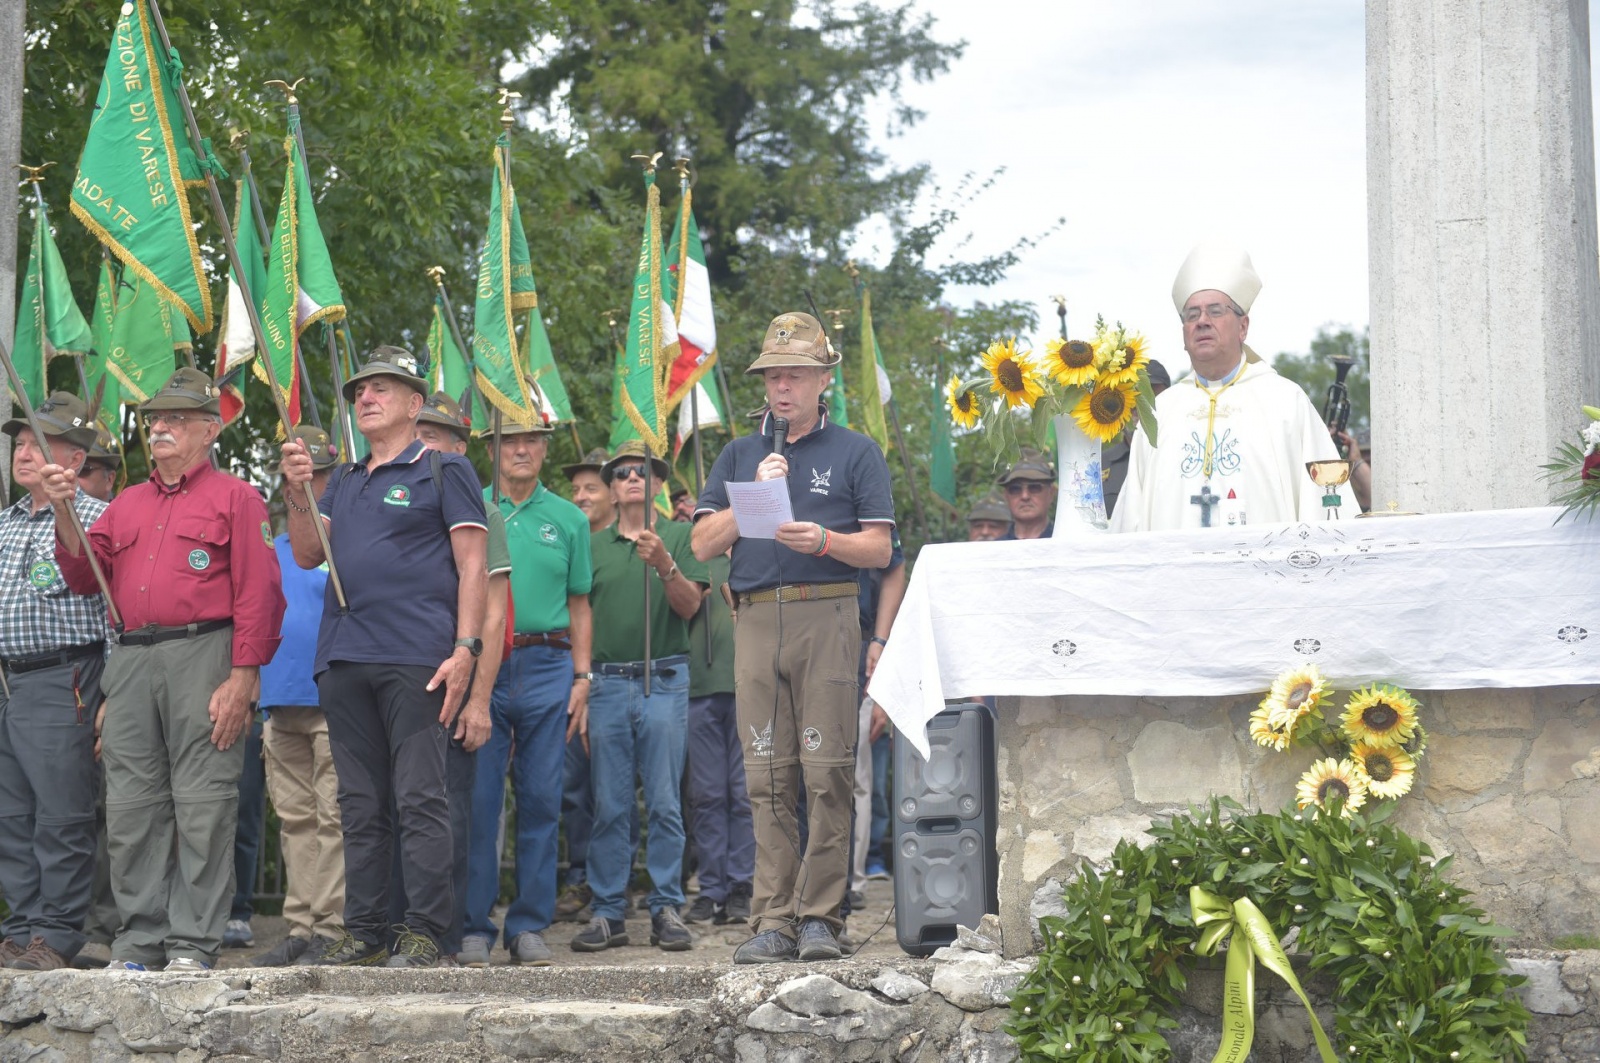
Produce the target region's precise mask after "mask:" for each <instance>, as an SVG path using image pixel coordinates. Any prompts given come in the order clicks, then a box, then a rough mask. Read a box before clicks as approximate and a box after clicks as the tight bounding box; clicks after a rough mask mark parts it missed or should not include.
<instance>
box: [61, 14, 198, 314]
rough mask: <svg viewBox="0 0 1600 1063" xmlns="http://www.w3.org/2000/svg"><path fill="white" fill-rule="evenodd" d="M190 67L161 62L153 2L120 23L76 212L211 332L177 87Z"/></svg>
mask: <svg viewBox="0 0 1600 1063" xmlns="http://www.w3.org/2000/svg"><path fill="white" fill-rule="evenodd" d="M181 70H182V64H181V63H180V62H179V61H178V54H177V52H176V51H173V52H172V53H171V54H170V55H168V56H163V55H162V54H161V47H160V44H159V43H158V42H156V40H155V28H154V26H153V24H152V22H151V18H150V10H149V3H148V0H128V2H126V3H124V4H123V5H122V7H121V13H120V14H119V15H118V16H117V25H116V29H115V30H114V31H113V34H112V38H111V49H110V52H109V54H108V55H107V56H106V68H105V74H104V76H103V77H102V78H101V79H100V92H99V95H98V96H97V97H96V98H95V105H94V118H93V120H92V121H91V123H90V125H89V137H88V139H87V140H85V141H84V144H83V154H82V155H81V156H80V157H79V159H78V176H77V179H76V180H75V181H73V184H72V213H73V215H74V216H75V217H77V219H78V220H79V221H81V222H83V224H84V225H85V226H87V227H88V229H89V231H90V232H92V233H94V235H95V237H96V238H97V239H99V241H100V242H101V243H103V244H105V245H106V246H107V247H109V248H110V249H111V253H112V254H114V255H116V256H117V257H118V258H119V259H121V260H122V261H123V262H124V263H126V264H127V266H128V267H129V268H130V269H132V270H133V272H134V274H135V275H136V276H138V277H139V278H141V279H142V280H143V281H144V282H145V283H146V284H150V285H152V286H154V288H155V290H156V291H157V292H159V293H160V294H161V296H162V297H163V298H166V299H169V300H171V301H172V302H174V303H176V304H177V305H178V306H179V307H181V308H182V310H183V313H184V315H185V316H186V317H188V319H189V323H190V324H191V325H193V326H194V327H195V329H196V330H197V331H199V332H210V331H211V291H210V288H209V286H208V285H207V283H206V275H205V269H204V267H203V266H202V265H201V262H200V247H199V244H198V243H197V242H196V240H195V228H194V219H193V218H192V217H191V216H190V213H189V197H188V193H187V191H186V188H187V186H189V185H194V184H199V183H200V182H202V181H203V180H205V172H204V169H203V168H202V164H201V161H200V159H199V158H197V157H196V156H195V154H194V151H193V150H192V149H191V148H190V147H189V144H188V141H187V139H186V138H184V137H180V136H175V135H174V134H173V128H174V123H181V122H182V121H183V112H182V110H181V108H180V105H179V103H178V93H177V87H176V86H177V83H178V74H179V72H180V71H181Z"/></svg>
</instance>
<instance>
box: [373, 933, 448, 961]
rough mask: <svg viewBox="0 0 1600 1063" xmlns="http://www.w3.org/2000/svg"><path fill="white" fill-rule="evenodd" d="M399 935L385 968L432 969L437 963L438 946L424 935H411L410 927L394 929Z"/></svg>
mask: <svg viewBox="0 0 1600 1063" xmlns="http://www.w3.org/2000/svg"><path fill="white" fill-rule="evenodd" d="M395 930H396V932H397V933H398V934H399V935H400V936H399V938H398V939H397V940H396V941H395V943H394V955H392V956H390V957H389V962H388V963H386V964H385V965H384V966H386V967H433V966H436V965H437V964H438V962H439V946H438V945H435V944H434V942H433V939H432V938H431V937H429V936H428V935H426V934H416V933H413V932H412V930H411V928H410V927H407V926H399V927H396V928H395Z"/></svg>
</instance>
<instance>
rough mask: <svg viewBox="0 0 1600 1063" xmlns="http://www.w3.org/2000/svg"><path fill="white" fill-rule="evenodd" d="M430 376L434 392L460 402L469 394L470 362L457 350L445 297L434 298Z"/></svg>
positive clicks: (431, 323)
mask: <svg viewBox="0 0 1600 1063" xmlns="http://www.w3.org/2000/svg"><path fill="white" fill-rule="evenodd" d="M428 364H429V367H430V372H429V376H430V377H431V378H432V380H433V390H435V391H443V392H445V393H446V394H448V395H450V396H452V397H455V398H459V397H460V396H461V393H462V392H463V391H466V390H467V384H468V377H467V359H466V356H465V355H463V354H462V353H461V348H460V347H457V346H456V338H455V334H454V333H452V332H451V331H450V322H449V321H448V320H447V319H446V318H445V309H444V296H442V295H435V296H434V297H433V320H432V321H431V322H430V323H429V324H428Z"/></svg>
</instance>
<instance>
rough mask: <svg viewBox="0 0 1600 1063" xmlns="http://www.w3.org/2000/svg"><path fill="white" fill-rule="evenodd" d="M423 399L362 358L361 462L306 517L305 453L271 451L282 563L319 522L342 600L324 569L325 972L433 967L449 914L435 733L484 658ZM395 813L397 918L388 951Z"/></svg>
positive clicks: (453, 467) (479, 558)
mask: <svg viewBox="0 0 1600 1063" xmlns="http://www.w3.org/2000/svg"><path fill="white" fill-rule="evenodd" d="M427 390H428V386H427V383H426V381H424V380H423V378H422V376H421V374H420V373H419V371H418V367H417V360H416V358H415V357H414V356H413V355H412V354H411V352H409V351H407V350H405V349H404V348H400V347H389V346H384V347H378V348H376V349H374V350H373V351H372V352H371V353H370V354H369V355H368V356H367V363H366V365H364V366H363V367H362V368H361V369H360V371H358V372H356V373H355V374H353V375H352V376H351V377H350V379H349V380H348V381H346V382H345V386H344V394H345V398H346V400H347V401H349V402H350V403H351V404H352V407H353V409H354V411H355V417H356V428H357V430H358V431H360V433H361V434H362V436H364V437H365V438H366V440H367V446H368V448H369V450H370V453H369V454H368V457H367V460H366V461H364V462H356V463H351V464H346V465H341V466H340V467H339V468H338V469H337V470H336V471H335V472H334V474H333V477H332V479H331V480H330V481H329V484H328V489H327V490H326V491H325V492H323V494H322V498H321V501H320V502H319V503H318V507H317V508H318V511H319V512H318V513H312V512H311V507H310V506H308V505H306V504H305V503H304V502H302V501H301V499H302V498H303V497H304V490H305V488H304V485H305V484H306V482H307V481H309V480H310V479H311V474H312V467H311V458H310V455H308V454H307V453H306V451H305V447H304V446H303V445H301V444H300V443H299V442H298V441H295V440H290V441H288V442H286V443H285V444H284V445H283V478H284V483H285V493H284V501H285V502H286V503H287V505H288V507H289V543H290V545H291V546H292V547H293V548H294V556H295V560H296V561H297V562H299V564H300V566H301V567H302V568H313V567H315V566H317V565H319V564H321V563H322V562H323V561H324V560H326V558H325V557H324V554H323V548H322V544H321V542H320V540H319V538H318V536H317V528H316V523H315V522H316V521H317V520H319V519H320V520H321V521H323V522H324V524H325V526H326V528H327V533H328V539H329V542H330V545H331V547H332V554H333V556H332V567H333V570H334V573H336V574H337V575H338V577H339V579H340V583H341V584H342V587H343V591H344V595H345V601H346V607H345V608H340V605H339V602H338V597H337V593H336V590H335V587H334V583H333V579H332V578H331V577H332V574H330V579H329V591H328V594H327V595H326V596H325V597H324V599H323V611H322V626H321V630H320V632H319V635H318V639H317V657H316V664H315V666H314V667H315V669H316V673H317V691H318V695H319V697H320V701H321V705H322V711H323V712H324V713H325V714H326V715H327V717H328V737H329V740H330V743H331V745H332V747H333V759H334V764H335V765H336V767H337V768H338V772H339V810H340V813H341V818H342V819H343V822H344V870H345V876H344V877H345V905H344V925H345V937H344V938H342V939H341V940H340V942H339V944H337V945H335V946H334V947H333V948H332V949H330V950H329V951H328V953H327V955H326V956H324V957H323V960H322V962H323V963H324V964H328V965H335V966H353V965H364V966H375V965H378V964H383V963H385V962H387V964H388V965H389V966H392V967H432V966H434V965H435V964H437V963H438V961H439V944H440V942H441V941H442V940H443V939H444V937H445V935H446V933H447V931H448V930H449V927H450V923H451V919H452V910H453V907H454V892H453V887H452V882H451V879H452V875H451V860H452V854H453V849H452V843H451V833H450V802H449V798H448V796H447V792H446V791H447V775H446V769H445V748H446V745H447V743H448V741H449V733H448V731H447V730H446V725H447V724H450V723H452V722H453V721H454V720H455V718H456V713H457V710H458V709H459V708H460V707H461V703H462V701H463V699H464V698H465V697H466V694H467V689H468V687H469V686H470V685H471V683H472V674H473V668H474V665H475V664H476V663H477V659H478V657H479V655H480V654H481V653H482V652H483V640H482V637H481V636H482V632H483V609H484V600H485V593H486V585H487V582H488V575H487V569H486V563H485V553H486V539H487V531H486V518H485V516H484V512H483V499H482V497H481V496H480V495H479V493H478V476H477V473H476V472H475V471H473V468H472V465H471V463H470V462H468V461H467V459H466V458H464V457H461V456H460V455H457V454H432V455H430V454H429V453H428V452H427V450H426V448H425V447H424V446H423V445H422V442H421V441H420V440H419V439H417V417H418V415H419V414H420V413H421V412H422V404H423V401H424V399H425V398H426V396H427ZM391 808H392V809H393V810H394V811H393V814H392V815H391ZM395 818H398V820H399V824H400V836H401V841H402V844H401V846H400V865H401V877H402V881H403V883H404V885H405V891H406V897H407V901H408V907H407V910H406V913H405V922H404V923H403V924H402V925H401V926H400V927H399V928H398V929H399V936H398V938H397V940H396V942H395V949H394V954H393V956H390V954H389V948H388V942H389V934H390V922H389V874H390V862H391V858H392V856H393V853H394V828H393V820H394V819H395Z"/></svg>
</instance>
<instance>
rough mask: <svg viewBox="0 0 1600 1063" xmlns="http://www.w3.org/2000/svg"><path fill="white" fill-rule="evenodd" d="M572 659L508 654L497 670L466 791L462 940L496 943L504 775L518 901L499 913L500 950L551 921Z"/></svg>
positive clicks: (535, 650) (540, 652) (536, 650)
mask: <svg viewBox="0 0 1600 1063" xmlns="http://www.w3.org/2000/svg"><path fill="white" fill-rule="evenodd" d="M571 693H572V654H571V653H570V652H569V651H567V650H558V649H554V648H552V647H550V646H524V647H522V648H521V649H516V650H512V651H511V656H510V657H509V658H507V660H506V662H505V663H504V664H502V665H501V666H500V675H499V677H498V678H497V679H496V680H495V684H494V696H493V697H491V698H490V699H489V716H490V718H491V720H492V721H493V724H494V728H493V730H492V731H491V732H490V734H489V741H488V742H486V743H484V745H483V748H481V749H479V750H478V774H477V778H476V780H474V783H473V787H472V849H471V855H470V856H469V857H468V861H469V866H468V868H467V914H466V928H465V932H466V933H467V934H471V935H475V936H478V937H486V938H488V939H489V940H490V941H493V940H494V938H495V926H494V923H493V922H491V921H490V919H489V913H490V911H491V910H492V909H493V908H494V904H495V901H496V900H498V899H499V897H500V857H499V851H498V849H497V846H496V842H497V840H498V835H499V833H500V814H501V811H502V809H503V808H504V807H505V787H506V768H507V766H508V765H509V767H510V769H511V778H512V787H513V793H514V794H515V795H516V804H517V839H516V853H517V870H516V884H517V894H516V896H515V897H513V898H512V900H511V907H510V908H508V909H507V910H506V927H505V931H506V932H505V940H506V942H507V944H509V943H510V942H511V939H512V938H515V937H516V936H517V935H518V934H521V933H524V932H526V931H529V930H532V931H536V932H537V931H543V930H544V929H545V928H546V927H548V926H549V925H550V921H551V920H552V919H553V918H555V908H556V824H557V822H558V820H559V817H560V814H561V775H562V762H563V761H564V760H565V758H566V750H567V740H566V739H567V700H568V697H569V696H570V695H571Z"/></svg>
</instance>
